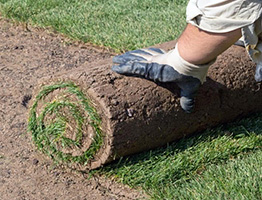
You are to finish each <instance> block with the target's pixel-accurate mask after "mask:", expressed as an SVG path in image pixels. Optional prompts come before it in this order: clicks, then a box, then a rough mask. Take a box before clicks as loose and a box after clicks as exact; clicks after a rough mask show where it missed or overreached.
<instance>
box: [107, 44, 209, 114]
mask: <svg viewBox="0 0 262 200" xmlns="http://www.w3.org/2000/svg"><path fill="white" fill-rule="evenodd" d="M185 62H186V61H184V60H183V61H182V62H181V58H180V57H178V58H177V53H176V52H175V50H172V51H170V52H168V53H166V52H164V51H163V50H161V49H158V48H148V49H140V50H134V51H130V52H126V53H125V54H123V55H119V56H115V57H114V58H113V63H114V65H113V67H112V70H113V71H115V72H117V73H119V74H123V75H128V76H139V77H143V78H146V79H149V80H153V81H159V82H174V83H176V84H177V85H178V86H179V88H180V89H181V99H180V105H181V107H182V108H183V109H184V110H185V111H186V112H188V113H190V112H192V110H193V107H194V97H195V96H196V93H197V91H198V88H199V87H200V85H201V82H203V80H204V79H205V77H206V72H207V69H208V67H209V65H208V67H207V66H206V65H201V66H200V67H199V66H196V65H193V64H190V63H187V62H186V63H185ZM176 64H177V65H176ZM185 64H186V66H184V65H185ZM177 66H178V67H177ZM184 67H185V69H184ZM176 69H179V71H181V70H182V71H183V70H184V71H183V72H185V73H189V74H192V76H191V75H190V76H188V75H184V74H181V73H179V72H178V71H177V70H176ZM193 76H195V77H193ZM196 77H197V78H196Z"/></svg>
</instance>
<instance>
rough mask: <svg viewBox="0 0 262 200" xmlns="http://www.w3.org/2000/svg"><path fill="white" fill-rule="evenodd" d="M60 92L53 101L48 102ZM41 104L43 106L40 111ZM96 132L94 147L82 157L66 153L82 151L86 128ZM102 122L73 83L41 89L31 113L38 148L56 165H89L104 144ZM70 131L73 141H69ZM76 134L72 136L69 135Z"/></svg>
mask: <svg viewBox="0 0 262 200" xmlns="http://www.w3.org/2000/svg"><path fill="white" fill-rule="evenodd" d="M53 92H57V94H56V96H55V97H54V98H51V99H50V98H49V97H48V95H50V94H51V93H53ZM39 104H40V105H41V104H42V105H43V106H40V107H39ZM86 124H89V125H90V126H92V127H93V129H94V131H95V136H94V137H93V138H92V143H91V145H90V146H89V148H88V149H86V150H85V151H84V152H82V153H81V155H73V154H72V153H71V152H65V151H64V150H68V149H71V150H79V149H81V146H82V142H83V134H84V131H85V128H84V127H85V125H86ZM100 124H101V120H100V118H99V116H98V115H97V113H96V110H95V109H94V108H93V107H92V105H91V103H90V101H89V100H88V98H87V97H86V96H85V95H84V94H83V92H82V91H81V90H80V89H79V88H78V87H77V86H76V85H75V84H73V83H70V82H69V83H56V84H52V85H46V86H43V87H42V88H41V90H40V91H39V93H38V95H37V96H36V98H35V100H34V103H33V105H32V107H31V109H30V116H29V122H28V129H29V131H30V132H31V133H32V138H33V141H34V143H35V145H36V146H37V148H38V149H39V150H40V151H42V152H43V153H45V154H47V155H48V156H49V157H51V158H52V159H53V160H54V161H55V162H56V163H59V164H67V165H68V166H70V165H71V166H72V163H74V164H78V165H83V166H85V165H87V164H88V161H89V160H90V159H92V158H93V157H94V155H95V154H96V152H97V151H98V150H99V149H100V147H101V146H102V144H103V136H102V131H101V128H100ZM70 127H75V128H76V129H74V130H72V131H73V132H76V133H75V137H74V138H69V137H67V135H66V134H67V132H68V131H69V129H70ZM72 134H73V133H72V132H70V135H72Z"/></svg>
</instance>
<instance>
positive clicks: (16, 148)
mask: <svg viewBox="0 0 262 200" xmlns="http://www.w3.org/2000/svg"><path fill="white" fill-rule="evenodd" d="M0 41H1V43H0V88H1V89H0V133H1V134H0V193H1V199H4V200H5V199H6V200H7V199H8V200H9V199H137V198H142V197H143V194H142V192H141V191H136V190H131V189H130V188H128V187H126V186H123V185H120V184H117V183H115V182H113V181H111V180H107V179H104V178H103V177H93V178H91V179H89V180H88V179H86V177H85V176H84V175H83V174H77V173H71V172H67V171H64V170H61V169H57V168H56V167H54V166H53V165H52V164H51V163H49V161H48V160H45V159H44V158H41V155H40V154H39V153H38V152H36V151H35V147H33V145H32V142H31V138H30V136H29V134H27V133H26V131H27V113H28V101H29V100H30V99H31V96H32V90H33V88H34V86H35V84H36V83H37V81H38V80H39V79H40V78H42V77H44V76H49V75H52V74H56V73H61V72H66V71H68V70H72V69H76V68H79V67H81V66H84V65H86V64H87V63H89V62H93V61H96V60H100V59H104V58H109V57H110V56H111V55H112V54H111V53H110V52H109V51H106V50H104V49H99V48H94V47H91V46H87V45H83V44H76V43H71V42H70V40H68V39H65V38H64V37H62V36H60V35H57V34H54V33H48V32H47V31H42V30H38V29H31V28H30V30H28V28H24V27H23V26H21V25H13V24H11V23H10V22H8V21H6V20H3V19H0Z"/></svg>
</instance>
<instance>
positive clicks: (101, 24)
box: [0, 0, 187, 51]
mask: <svg viewBox="0 0 262 200" xmlns="http://www.w3.org/2000/svg"><path fill="white" fill-rule="evenodd" d="M0 2H1V3H0V12H1V13H2V15H3V16H4V17H8V18H12V19H15V20H18V21H23V22H27V23H30V24H32V25H36V26H40V27H51V28H53V29H54V30H57V31H59V32H61V33H64V34H66V35H67V36H69V37H71V38H74V39H77V40H82V41H85V42H91V43H93V44H96V45H103V46H106V47H110V48H113V49H115V50H116V51H124V50H132V49H137V48H141V47H146V46H150V45H154V44H157V43H161V42H165V41H169V40H173V39H175V38H177V37H178V36H179V34H180V33H181V32H182V31H183V29H184V26H185V7H186V4H187V0H173V1H172V0H161V1H159V0H143V1H141V0H131V1H130V0H121V1H116V0H114V1H108V0H96V1H94V0H77V1H76V0H70V1H69V0H60V1H58V0H23V1H21V0H0Z"/></svg>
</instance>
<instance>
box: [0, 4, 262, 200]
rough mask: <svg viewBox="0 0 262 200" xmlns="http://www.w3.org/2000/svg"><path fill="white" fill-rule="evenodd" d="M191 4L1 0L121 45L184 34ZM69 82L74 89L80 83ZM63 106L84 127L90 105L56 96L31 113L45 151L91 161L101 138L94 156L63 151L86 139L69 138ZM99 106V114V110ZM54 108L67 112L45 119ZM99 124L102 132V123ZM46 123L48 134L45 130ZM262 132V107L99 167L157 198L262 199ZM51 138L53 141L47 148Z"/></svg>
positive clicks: (11, 9)
mask: <svg viewBox="0 0 262 200" xmlns="http://www.w3.org/2000/svg"><path fill="white" fill-rule="evenodd" d="M186 4H187V0H173V1H172V0H162V1H159V0H131V1H127V0H121V1H116V0H115V1H105V0H96V1H93V0H85V1H84V0H78V1H76V0H71V1H69V0H61V1H58V0H22V1H21V0H0V12H1V14H2V16H4V17H7V18H11V19H14V20H16V21H22V22H25V23H29V24H31V25H33V26H38V27H44V28H46V27H48V28H51V29H53V30H56V31H58V32H61V33H63V34H65V35H67V36H68V37H70V38H73V39H76V40H82V41H84V42H91V43H93V44H96V45H102V46H106V47H109V48H112V49H115V50H116V51H117V52H119V51H125V50H132V49H137V48H141V47H145V46H150V45H154V44H157V43H161V42H164V41H169V40H173V39H175V38H177V37H178V36H179V34H180V33H181V32H182V30H183V28H184V25H185V6H186ZM62 85H63V84H62ZM64 86H65V85H64ZM64 86H61V84H58V85H57V86H50V87H47V88H45V89H44V90H43V91H42V93H40V94H39V97H38V99H37V102H38V101H41V98H42V97H43V98H44V96H45V95H46V94H47V93H49V92H52V90H53V89H54V88H57V87H60V88H61V87H64ZM67 86H69V85H67ZM67 86H65V87H67ZM69 88H71V93H72V91H74V90H75V89H76V86H74V85H71V86H70V87H69ZM75 91H77V93H78V94H79V95H80V96H79V95H78V97H80V98H78V99H79V102H80V104H81V102H87V103H89V102H88V100H87V99H86V98H85V97H84V96H82V93H81V91H79V89H76V90H75ZM79 92H80V93H79ZM73 93H74V92H73ZM41 95H42V97H40V96H41ZM81 96H82V97H81ZM36 104H37V103H36ZM77 105H79V104H77ZM88 105H89V104H88ZM35 106H36V107H37V105H35ZM63 107H69V108H70V110H71V115H72V116H71V117H72V118H74V119H75V121H76V123H77V124H78V126H79V127H81V125H82V124H83V120H84V116H83V115H82V112H86V111H82V112H79V110H78V106H75V103H73V104H72V102H71V103H70V102H69V101H66V100H65V99H63V101H62V102H61V101H59V102H49V104H47V106H46V107H45V111H44V113H42V115H39V116H36V115H35V116H34V114H33V113H34V112H35V111H36V110H35V111H33V112H31V118H30V121H29V125H30V126H29V128H30V130H31V131H32V132H33V138H34V140H35V142H36V144H37V145H38V147H39V148H40V149H41V150H42V151H45V152H46V153H47V154H49V155H51V154H52V153H54V152H55V154H54V155H55V157H56V158H58V160H59V161H61V162H63V161H69V162H79V161H80V163H85V162H87V161H88V160H89V159H91V158H92V155H93V154H94V153H95V152H96V151H97V149H98V148H99V146H100V145H101V143H100V142H99V141H101V140H100V139H101V137H100V139H98V143H97V144H94V149H93V151H92V153H88V154H85V155H87V156H86V159H79V158H72V157H71V156H69V157H68V155H64V154H63V153H62V154H61V153H60V152H59V151H58V150H59V149H58V148H57V144H59V146H60V145H61V144H62V143H63V144H64V146H70V145H73V146H78V145H79V144H78V141H79V139H76V140H74V141H70V140H69V141H68V140H66V139H65V138H63V137H62V136H63V132H64V131H65V124H66V123H67V121H68V119H67V118H65V116H63V115H61V114H59V109H60V108H63ZM33 109H34V108H33ZM91 113H94V115H93V116H96V114H95V111H94V112H93V111H92V110H91ZM53 114H57V116H59V117H58V118H56V120H55V123H49V124H47V125H43V119H44V115H53ZM91 116H92V114H91ZM89 117H90V116H89ZM91 118H92V117H91ZM96 119H97V117H95V118H94V122H95V121H96ZM94 124H96V127H97V128H98V129H97V130H98V135H99V134H100V131H99V122H98V121H97V123H94ZM35 125H36V126H35ZM39 125H40V126H39ZM43 128H44V130H43ZM38 129H39V130H40V132H38V133H41V134H37V131H39V130H38ZM80 129H81V128H79V130H80ZM36 130H37V131H36ZM54 130H56V133H60V134H57V136H58V137H56V138H55V139H54V138H52V137H51V138H50V133H52V132H54ZM261 133H262V114H257V115H255V116H253V117H250V118H246V119H243V120H241V121H237V122H234V123H231V124H228V125H224V126H220V127H218V128H215V129H211V130H207V131H205V132H204V133H201V134H200V135H198V136H194V137H190V138H185V139H183V140H180V141H178V142H176V143H172V144H169V145H168V146H167V147H163V148H159V149H156V150H152V151H148V152H144V153H141V154H138V155H134V156H130V157H127V158H123V159H121V160H120V161H117V162H116V163H113V164H111V165H108V166H105V167H104V168H102V169H99V170H97V171H96V173H101V174H103V175H106V176H110V177H114V178H115V179H116V180H117V181H120V182H122V183H124V184H128V185H130V186H131V187H135V188H136V187H140V188H143V189H144V190H145V191H146V192H147V194H148V195H149V196H150V197H151V198H152V199H201V200H202V199H236V200H238V199H252V200H253V199H262V196H261V192H262V191H261V188H262V186H261V181H262V180H261V179H262V170H261V169H262V167H261V165H262V154H261V153H262V149H261V147H262V134H261ZM100 136H101V135H100ZM57 138H59V140H57ZM79 138H81V132H79ZM49 143H50V144H51V148H46V147H43V144H49ZM50 144H49V146H47V147H50ZM0 158H1V157H0ZM81 158H82V157H81Z"/></svg>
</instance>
